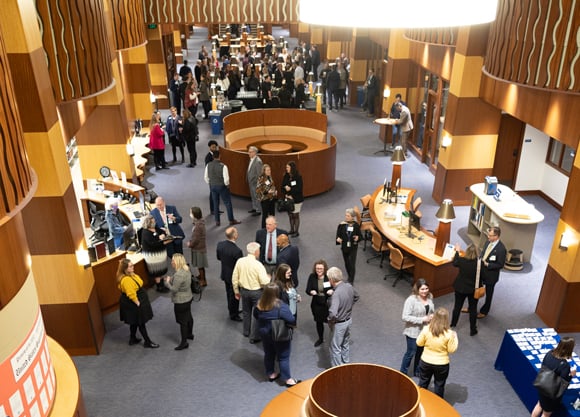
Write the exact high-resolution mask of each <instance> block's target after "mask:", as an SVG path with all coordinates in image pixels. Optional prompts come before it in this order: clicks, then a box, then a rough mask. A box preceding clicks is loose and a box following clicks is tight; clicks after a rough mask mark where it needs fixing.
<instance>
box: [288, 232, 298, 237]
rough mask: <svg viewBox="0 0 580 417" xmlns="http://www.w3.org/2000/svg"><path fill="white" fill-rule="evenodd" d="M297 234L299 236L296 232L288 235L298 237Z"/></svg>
mask: <svg viewBox="0 0 580 417" xmlns="http://www.w3.org/2000/svg"><path fill="white" fill-rule="evenodd" d="M298 236H300V233H298V232H294V233H290V237H298Z"/></svg>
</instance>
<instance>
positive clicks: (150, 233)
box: [141, 215, 172, 292]
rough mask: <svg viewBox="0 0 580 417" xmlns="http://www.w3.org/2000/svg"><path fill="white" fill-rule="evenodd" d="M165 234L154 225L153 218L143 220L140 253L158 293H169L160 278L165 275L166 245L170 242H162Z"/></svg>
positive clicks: (147, 217)
mask: <svg viewBox="0 0 580 417" xmlns="http://www.w3.org/2000/svg"><path fill="white" fill-rule="evenodd" d="M164 239H165V233H164V232H163V231H162V230H161V229H159V228H158V227H157V226H156V225H155V218H154V217H153V216H151V215H148V216H146V217H145V220H143V229H141V253H142V254H143V258H144V259H145V264H146V265H147V271H149V276H150V277H151V278H153V279H154V280H155V284H156V285H157V291H158V292H167V291H169V290H168V289H167V287H165V285H163V282H162V281H161V277H162V276H164V275H165V274H166V273H167V248H166V246H167V244H169V243H170V242H172V240H164Z"/></svg>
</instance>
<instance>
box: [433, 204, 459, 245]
mask: <svg viewBox="0 0 580 417" xmlns="http://www.w3.org/2000/svg"><path fill="white" fill-rule="evenodd" d="M435 217H437V219H439V227H438V228H437V240H436V241H435V255H437V256H443V252H444V251H445V245H446V244H447V243H449V237H450V235H451V221H452V220H453V219H454V218H455V210H454V209H453V201H451V200H449V199H445V200H443V202H442V203H441V206H440V207H439V210H437V213H435Z"/></svg>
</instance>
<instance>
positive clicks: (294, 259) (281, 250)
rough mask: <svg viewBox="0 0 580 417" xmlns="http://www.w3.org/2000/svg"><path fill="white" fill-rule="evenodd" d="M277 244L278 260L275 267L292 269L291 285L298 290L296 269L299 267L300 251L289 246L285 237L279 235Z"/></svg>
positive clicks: (288, 240) (288, 241)
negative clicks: (284, 265)
mask: <svg viewBox="0 0 580 417" xmlns="http://www.w3.org/2000/svg"><path fill="white" fill-rule="evenodd" d="M276 242H277V243H278V259H277V260H276V265H280V264H286V265H288V266H290V268H292V285H294V288H298V268H299V267H300V251H299V250H298V246H293V245H291V244H290V239H289V238H288V236H287V235H279V236H278V237H277V238H276Z"/></svg>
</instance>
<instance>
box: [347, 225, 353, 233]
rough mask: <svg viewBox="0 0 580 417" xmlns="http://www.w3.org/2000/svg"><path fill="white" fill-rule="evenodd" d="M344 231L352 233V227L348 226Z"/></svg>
mask: <svg viewBox="0 0 580 417" xmlns="http://www.w3.org/2000/svg"><path fill="white" fill-rule="evenodd" d="M346 231H347V232H352V231H354V227H352V226H348V227H347V228H346Z"/></svg>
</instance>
